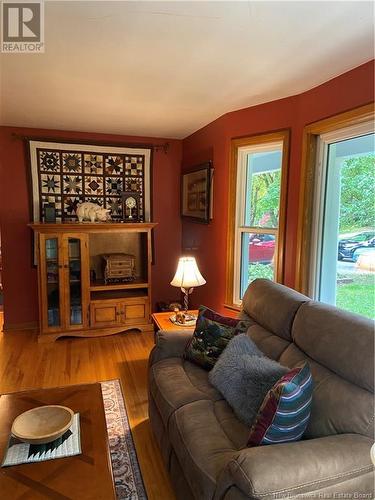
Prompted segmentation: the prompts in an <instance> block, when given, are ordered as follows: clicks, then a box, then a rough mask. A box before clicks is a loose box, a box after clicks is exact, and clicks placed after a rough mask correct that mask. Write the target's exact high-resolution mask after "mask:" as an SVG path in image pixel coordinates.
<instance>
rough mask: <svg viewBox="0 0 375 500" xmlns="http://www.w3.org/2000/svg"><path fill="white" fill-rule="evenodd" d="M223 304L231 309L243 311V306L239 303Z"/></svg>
mask: <svg viewBox="0 0 375 500" xmlns="http://www.w3.org/2000/svg"><path fill="white" fill-rule="evenodd" d="M223 306H224V308H225V309H230V310H231V311H236V312H240V311H241V306H238V305H237V304H223Z"/></svg>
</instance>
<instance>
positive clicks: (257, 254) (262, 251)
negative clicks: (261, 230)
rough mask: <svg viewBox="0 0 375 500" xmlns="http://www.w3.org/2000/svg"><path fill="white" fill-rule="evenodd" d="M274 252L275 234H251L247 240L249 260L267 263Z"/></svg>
mask: <svg viewBox="0 0 375 500" xmlns="http://www.w3.org/2000/svg"><path fill="white" fill-rule="evenodd" d="M274 253H275V236H273V235H272V234H252V235H251V236H250V241H249V262H250V263H256V262H259V263H260V264H269V263H270V262H272V260H273V254H274Z"/></svg>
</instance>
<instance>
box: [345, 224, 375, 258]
mask: <svg viewBox="0 0 375 500" xmlns="http://www.w3.org/2000/svg"><path fill="white" fill-rule="evenodd" d="M362 247H375V231H364V232H363V233H358V234H355V235H354V236H350V238H342V239H340V240H339V245H338V255H337V258H338V259H339V260H343V259H350V260H353V253H354V252H355V250H357V249H358V248H362Z"/></svg>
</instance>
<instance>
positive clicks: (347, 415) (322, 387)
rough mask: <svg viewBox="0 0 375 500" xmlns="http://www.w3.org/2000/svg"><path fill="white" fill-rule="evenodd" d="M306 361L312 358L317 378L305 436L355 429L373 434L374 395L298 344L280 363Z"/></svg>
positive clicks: (292, 345) (311, 366) (285, 352)
mask: <svg viewBox="0 0 375 500" xmlns="http://www.w3.org/2000/svg"><path fill="white" fill-rule="evenodd" d="M304 361H308V362H309V365H310V369H311V373H312V376H313V380H314V392H313V401H312V408H311V417H310V422H309V425H308V427H307V429H306V433H305V436H306V437H309V438H316V437H319V436H328V435H331V434H344V433H351V432H355V433H358V434H363V435H365V436H369V437H371V436H372V435H373V424H374V420H373V419H374V403H373V395H372V394H371V393H370V392H368V391H366V390H364V389H361V388H360V387H358V386H356V385H354V384H352V383H350V382H347V381H346V380H345V379H343V378H342V377H339V376H338V375H336V374H335V373H333V372H332V371H331V370H329V369H328V368H325V367H324V366H322V365H320V364H319V363H317V362H316V361H314V360H313V359H311V358H309V357H308V356H306V354H305V353H304V352H302V351H301V350H300V349H299V348H298V347H297V346H296V345H295V344H291V345H290V346H289V347H288V349H286V350H285V351H284V352H283V354H282V356H281V358H280V363H282V364H283V365H286V366H289V367H291V368H292V367H294V366H297V365H299V364H301V363H303V362H304Z"/></svg>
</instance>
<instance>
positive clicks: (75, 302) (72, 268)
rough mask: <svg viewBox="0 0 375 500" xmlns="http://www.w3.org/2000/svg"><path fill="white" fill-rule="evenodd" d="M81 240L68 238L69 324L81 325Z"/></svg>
mask: <svg viewBox="0 0 375 500" xmlns="http://www.w3.org/2000/svg"><path fill="white" fill-rule="evenodd" d="M81 245H82V241H81V240H80V239H79V238H74V237H69V238H68V269H69V324H70V325H72V326H73V325H82V323H83V314H82V248H81Z"/></svg>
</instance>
